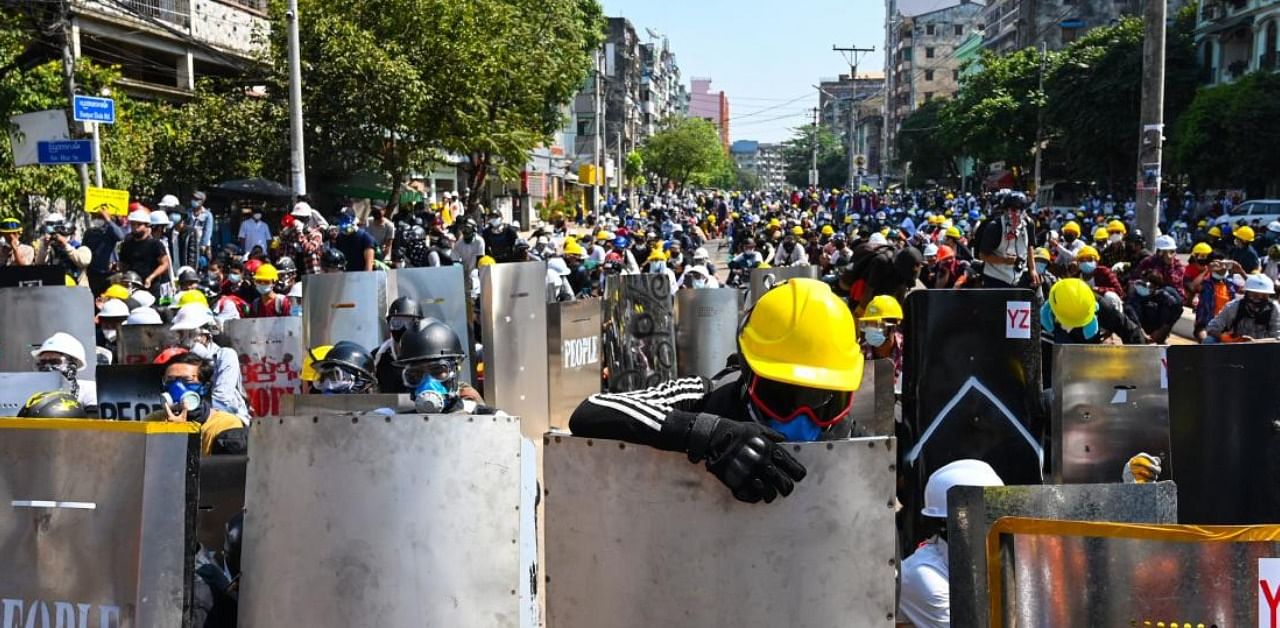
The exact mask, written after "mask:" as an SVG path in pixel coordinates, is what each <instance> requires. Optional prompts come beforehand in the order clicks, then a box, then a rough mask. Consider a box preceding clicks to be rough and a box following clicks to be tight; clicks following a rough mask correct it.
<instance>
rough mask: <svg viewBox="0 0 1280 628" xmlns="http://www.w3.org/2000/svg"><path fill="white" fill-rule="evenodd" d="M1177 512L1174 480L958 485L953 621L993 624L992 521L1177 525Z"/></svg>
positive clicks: (952, 500) (950, 524)
mask: <svg viewBox="0 0 1280 628" xmlns="http://www.w3.org/2000/svg"><path fill="white" fill-rule="evenodd" d="M1177 515H1178V497H1177V489H1176V487H1174V485H1173V483H1172V482H1158V483H1154V484H1074V485H1052V486H989V487H980V486H957V487H954V488H952V489H951V490H950V491H948V492H947V531H948V534H947V548H948V553H949V560H948V564H949V566H950V571H949V577H950V581H951V625H952V626H955V627H956V628H968V627H972V628H985V627H986V626H988V625H989V624H988V621H989V615H988V610H989V609H988V603H987V554H986V540H987V532H988V531H989V530H990V528H991V526H992V524H994V523H995V522H996V521H997V520H999V519H1000V518H1002V517H1036V518H1040V519H1064V520H1075V521H1116V522H1120V523H1176V522H1177ZM1046 625H1048V624H1046ZM1053 625H1085V624H1053ZM1095 625H1097V624H1095Z"/></svg>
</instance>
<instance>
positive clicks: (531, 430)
mask: <svg viewBox="0 0 1280 628" xmlns="http://www.w3.org/2000/svg"><path fill="white" fill-rule="evenodd" d="M480 294H481V300H482V305H481V307H480V316H481V322H480V328H481V332H482V333H483V335H484V358H485V360H484V364H485V373H484V397H485V400H486V401H488V402H489V405H491V406H493V407H495V408H500V409H502V410H503V411H504V412H507V413H509V414H519V415H520V417H521V418H522V419H523V424H522V427H523V429H524V430H525V435H526V436H529V437H531V438H536V437H539V436H542V434H543V433H544V432H546V431H547V425H548V422H549V419H548V416H547V407H548V405H547V400H548V391H547V299H546V294H547V266H546V263H544V262H520V263H513V264H496V265H493V266H486V267H484V268H481V269H480Z"/></svg>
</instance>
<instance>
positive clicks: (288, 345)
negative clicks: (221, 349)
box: [223, 316, 306, 416]
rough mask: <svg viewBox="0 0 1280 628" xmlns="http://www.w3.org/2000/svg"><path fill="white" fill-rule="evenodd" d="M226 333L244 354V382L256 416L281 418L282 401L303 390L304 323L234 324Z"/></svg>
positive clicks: (255, 320) (297, 320)
mask: <svg viewBox="0 0 1280 628" xmlns="http://www.w3.org/2000/svg"><path fill="white" fill-rule="evenodd" d="M223 333H224V334H225V335H226V336H227V338H229V339H230V340H231V346H232V347H234V348H235V350H236V352H237V353H239V354H240V379H241V381H243V382H244V391H245V395H246V396H247V397H248V401H249V407H250V408H252V409H253V414H254V416H273V415H277V414H280V398H281V397H283V396H285V395H296V394H298V393H299V392H300V391H301V390H302V380H301V379H300V374H301V372H302V355H303V354H302V352H303V351H305V350H306V349H304V348H303V346H302V319H301V318H298V317H294V316H278V317H272V318H245V319H239V320H232V321H227V322H226V323H225V324H224V325H223Z"/></svg>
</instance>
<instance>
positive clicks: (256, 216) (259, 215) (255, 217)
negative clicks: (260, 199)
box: [253, 214, 262, 220]
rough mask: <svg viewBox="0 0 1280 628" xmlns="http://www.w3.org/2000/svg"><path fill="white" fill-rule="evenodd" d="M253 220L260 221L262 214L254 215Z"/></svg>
mask: <svg viewBox="0 0 1280 628" xmlns="http://www.w3.org/2000/svg"><path fill="white" fill-rule="evenodd" d="M253 219H254V220H262V214H254V215H253Z"/></svg>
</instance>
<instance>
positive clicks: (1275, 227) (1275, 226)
mask: <svg viewBox="0 0 1280 628" xmlns="http://www.w3.org/2000/svg"><path fill="white" fill-rule="evenodd" d="M1267 231H1270V232H1272V233H1280V220H1272V221H1271V222H1269V223H1267Z"/></svg>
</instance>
